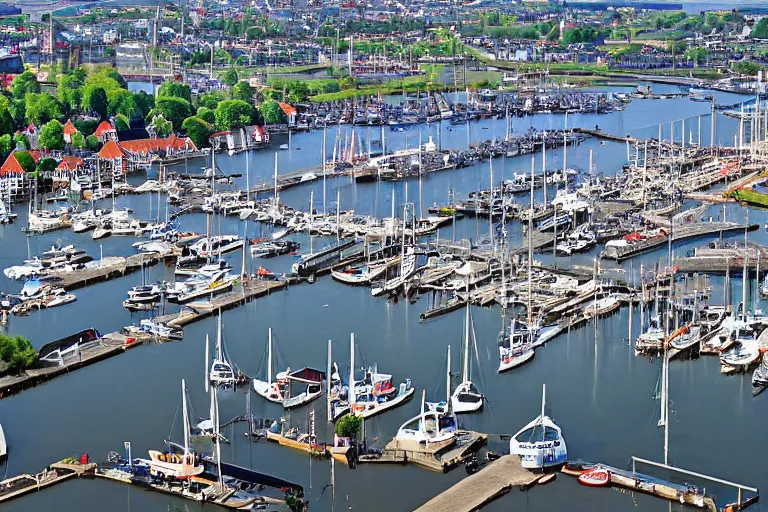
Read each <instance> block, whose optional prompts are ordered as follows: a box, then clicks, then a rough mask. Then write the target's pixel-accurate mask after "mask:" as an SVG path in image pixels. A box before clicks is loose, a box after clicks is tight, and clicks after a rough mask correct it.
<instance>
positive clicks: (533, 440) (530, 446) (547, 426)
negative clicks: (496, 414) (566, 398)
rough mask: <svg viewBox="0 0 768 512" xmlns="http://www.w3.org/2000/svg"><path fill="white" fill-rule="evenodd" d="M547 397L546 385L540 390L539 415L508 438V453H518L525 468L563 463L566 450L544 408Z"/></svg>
mask: <svg viewBox="0 0 768 512" xmlns="http://www.w3.org/2000/svg"><path fill="white" fill-rule="evenodd" d="M546 399H547V385H546V384H544V385H543V386H542V391H541V415H539V416H538V417H537V418H536V419H534V420H533V421H532V422H530V423H529V424H527V425H526V426H525V427H523V428H522V429H521V430H520V431H519V432H517V433H516V434H515V435H514V436H512V439H510V440H509V453H510V454H511V455H520V462H521V465H522V466H523V467H524V468H525V469H544V468H549V467H552V466H558V465H560V464H565V462H566V461H567V460H568V450H567V449H566V447H565V439H563V434H562V431H561V430H560V427H558V426H557V425H556V424H555V422H554V421H552V419H551V418H550V417H549V416H546V415H545V412H544V408H545V406H546Z"/></svg>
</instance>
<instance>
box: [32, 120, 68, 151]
mask: <svg viewBox="0 0 768 512" xmlns="http://www.w3.org/2000/svg"><path fill="white" fill-rule="evenodd" d="M37 144H38V145H39V146H40V147H41V148H43V149H48V150H51V149H58V150H61V149H64V145H65V143H64V125H62V124H61V123H60V122H59V121H58V120H56V119H53V120H51V121H49V122H48V123H46V124H45V126H43V127H42V128H41V129H40V137H39V138H38V140H37Z"/></svg>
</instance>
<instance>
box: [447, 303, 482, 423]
mask: <svg viewBox="0 0 768 512" xmlns="http://www.w3.org/2000/svg"><path fill="white" fill-rule="evenodd" d="M471 322H472V315H471V313H470V303H469V301H467V315H466V318H465V320H464V358H463V360H462V377H461V384H459V385H458V386H457V387H456V389H455V390H454V392H453V395H452V396H451V407H452V409H453V412H455V413H456V414H461V413H468V412H475V411H479V410H480V409H482V407H483V400H484V398H485V397H484V396H483V395H482V394H480V392H479V391H478V390H477V388H476V387H475V385H474V384H473V383H472V381H471V380H470V378H469V370H470V367H471V366H472V360H471V359H470V356H469V343H470V342H469V327H470V325H471ZM449 349H450V347H449ZM448 353H449V354H450V351H449V352H448ZM449 357H450V356H449ZM449 377H450V373H449Z"/></svg>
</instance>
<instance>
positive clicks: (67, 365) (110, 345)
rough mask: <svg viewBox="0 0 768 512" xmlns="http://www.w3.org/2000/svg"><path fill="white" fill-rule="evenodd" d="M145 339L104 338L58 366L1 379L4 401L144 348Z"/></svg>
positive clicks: (84, 345) (81, 346) (114, 335)
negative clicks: (101, 362)
mask: <svg viewBox="0 0 768 512" xmlns="http://www.w3.org/2000/svg"><path fill="white" fill-rule="evenodd" d="M141 341H142V340H141V339H140V338H137V337H135V336H126V335H124V334H121V333H118V332H114V333H110V334H106V335H104V336H103V337H101V338H99V339H96V340H93V341H90V342H87V343H82V344H79V346H78V347H77V352H76V354H74V355H75V356H76V357H68V358H67V359H66V360H62V361H61V364H59V365H56V366H43V365H39V363H37V364H36V365H35V366H34V367H32V368H27V369H26V370H24V371H22V372H21V373H19V374H16V375H6V376H4V377H0V399H2V398H6V397H9V396H11V395H14V394H16V393H19V392H21V391H23V390H25V389H27V388H31V387H34V386H37V385H38V384H41V383H43V382H46V381H49V380H51V379H53V378H55V377H58V376H59V375H65V374H69V373H71V372H73V371H75V370H79V369H80V368H84V367H86V366H90V365H92V364H94V363H98V362H99V361H103V360H104V359H108V358H110V357H113V356H116V355H118V354H122V353H123V352H125V351H126V350H128V349H129V348H132V347H135V346H138V345H140V344H141Z"/></svg>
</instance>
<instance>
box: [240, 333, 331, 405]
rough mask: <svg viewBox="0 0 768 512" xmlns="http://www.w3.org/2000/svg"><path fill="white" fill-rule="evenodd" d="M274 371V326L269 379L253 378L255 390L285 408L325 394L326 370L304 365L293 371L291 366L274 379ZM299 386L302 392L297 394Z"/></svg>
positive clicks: (268, 370)
mask: <svg viewBox="0 0 768 512" xmlns="http://www.w3.org/2000/svg"><path fill="white" fill-rule="evenodd" d="M272 371H273V370H272V328H270V329H269V338H268V340H267V380H260V379H253V389H254V391H256V393H257V394H258V395H259V396H261V397H262V398H265V399H266V400H269V401H270V402H273V403H276V404H280V405H282V406H283V408H285V409H293V408H296V407H300V406H302V405H305V404H308V403H309V402H312V401H313V400H315V399H317V398H319V397H320V396H321V395H322V394H323V391H324V388H325V386H324V383H325V372H323V371H321V370H315V369H314V368H309V367H304V368H302V369H300V370H295V371H291V369H290V367H289V368H287V369H286V370H285V371H283V372H278V373H277V374H276V375H275V377H274V379H273V377H272ZM297 386H298V388H299V390H300V392H299V393H298V394H295V391H296V389H295V388H296V387H297Z"/></svg>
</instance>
